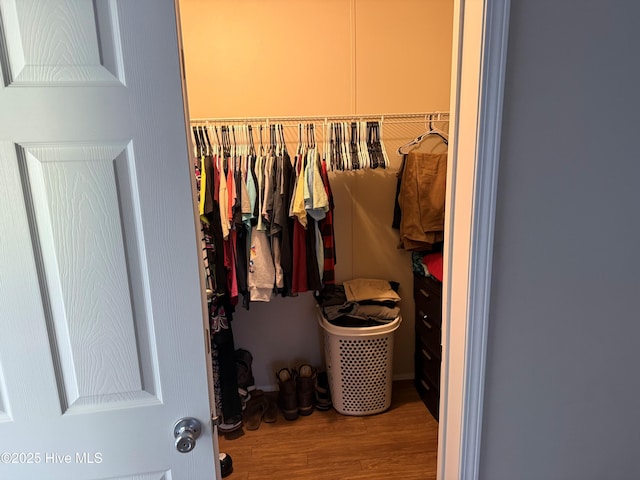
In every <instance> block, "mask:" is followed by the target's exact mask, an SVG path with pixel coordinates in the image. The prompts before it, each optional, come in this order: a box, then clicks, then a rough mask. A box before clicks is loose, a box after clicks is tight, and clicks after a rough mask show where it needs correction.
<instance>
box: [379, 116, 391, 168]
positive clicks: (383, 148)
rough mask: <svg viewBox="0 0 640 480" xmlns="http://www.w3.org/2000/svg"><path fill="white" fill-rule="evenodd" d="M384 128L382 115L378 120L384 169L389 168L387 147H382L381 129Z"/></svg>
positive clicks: (382, 136)
mask: <svg viewBox="0 0 640 480" xmlns="http://www.w3.org/2000/svg"><path fill="white" fill-rule="evenodd" d="M383 126H384V115H383V116H382V117H381V118H380V149H381V150H382V158H384V167H385V168H389V165H390V163H389V155H387V147H385V145H384V134H383V133H382V128H383Z"/></svg>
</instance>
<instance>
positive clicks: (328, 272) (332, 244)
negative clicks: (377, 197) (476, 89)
mask: <svg viewBox="0 0 640 480" xmlns="http://www.w3.org/2000/svg"><path fill="white" fill-rule="evenodd" d="M321 174H322V184H323V185H324V189H325V192H327V198H328V199H329V211H327V214H326V216H325V217H324V218H323V219H322V220H320V222H319V223H318V226H319V227H320V233H321V235H322V244H323V247H324V270H323V272H322V284H323V285H333V284H335V283H336V273H335V266H336V261H337V260H336V241H335V235H334V231H333V209H334V204H333V193H332V192H331V185H330V184H329V176H328V174H327V162H325V161H324V160H323V161H322V170H321Z"/></svg>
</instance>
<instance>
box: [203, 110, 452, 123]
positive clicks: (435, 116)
mask: <svg viewBox="0 0 640 480" xmlns="http://www.w3.org/2000/svg"><path fill="white" fill-rule="evenodd" d="M428 117H431V120H433V121H434V122H443V121H447V120H449V112H426V113H391V114H367V115H324V116H322V115H316V116H306V117H230V118H193V119H191V124H206V123H267V124H269V123H283V122H301V123H304V122H332V121H340V120H353V121H360V120H382V122H383V123H387V120H391V122H388V123H405V122H402V121H400V122H398V121H397V120H409V119H415V120H413V121H421V122H422V121H424V120H429V118H428ZM413 121H412V123H413ZM406 123H409V122H406Z"/></svg>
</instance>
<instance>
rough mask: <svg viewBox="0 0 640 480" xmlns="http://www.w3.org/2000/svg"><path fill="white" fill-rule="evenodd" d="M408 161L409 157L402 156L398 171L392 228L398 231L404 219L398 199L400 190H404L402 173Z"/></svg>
mask: <svg viewBox="0 0 640 480" xmlns="http://www.w3.org/2000/svg"><path fill="white" fill-rule="evenodd" d="M406 160H407V155H406V154H405V155H403V156H402V163H401V164H400V170H399V171H398V173H397V175H398V181H397V182H396V196H395V201H394V202H393V220H392V222H391V227H392V228H395V229H396V230H400V220H401V219H402V210H401V209H400V203H399V202H398V198H399V197H400V190H401V188H402V172H403V170H404V164H405V162H406Z"/></svg>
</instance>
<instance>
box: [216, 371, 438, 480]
mask: <svg viewBox="0 0 640 480" xmlns="http://www.w3.org/2000/svg"><path fill="white" fill-rule="evenodd" d="M219 442H220V451H222V452H226V453H228V454H230V455H231V457H232V458H233V463H234V473H233V476H232V477H230V479H231V480H234V479H235V480H265V479H270V480H272V479H280V478H284V479H289V480H305V479H313V480H316V479H320V478H321V479H323V480H324V479H326V480H333V479H335V480H365V479H366V480H378V479H380V480H382V479H384V480H389V479H392V478H402V479H403V480H413V479H415V480H418V479H420V480H424V479H427V480H429V479H435V476H436V465H437V458H436V455H437V445H438V423H437V422H436V421H435V420H434V419H433V417H431V415H430V414H429V412H428V411H427V409H426V407H425V406H424V404H423V403H422V401H421V400H420V398H419V396H418V394H417V393H416V391H415V389H414V387H413V382H411V381H402V382H395V383H394V385H393V401H392V405H391V407H390V408H389V410H387V411H386V412H384V413H382V414H378V415H370V416H360V417H356V416H346V415H341V414H339V413H337V412H336V411H335V410H333V409H332V410H330V411H328V412H320V411H314V413H313V414H312V415H310V416H308V417H299V418H298V419H297V420H295V421H287V420H285V419H284V418H283V417H282V416H279V417H278V420H277V421H276V422H275V423H272V424H266V423H262V424H261V426H260V428H259V429H258V430H254V431H246V430H242V431H240V432H236V433H234V434H230V435H227V436H220V438H219Z"/></svg>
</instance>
